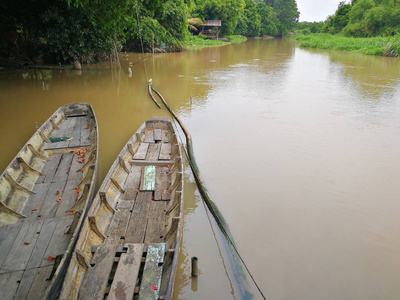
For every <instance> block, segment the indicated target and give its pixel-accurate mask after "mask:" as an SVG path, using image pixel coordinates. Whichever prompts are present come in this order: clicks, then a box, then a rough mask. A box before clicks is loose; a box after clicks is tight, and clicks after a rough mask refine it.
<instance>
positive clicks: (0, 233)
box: [0, 222, 22, 268]
mask: <svg viewBox="0 0 400 300" xmlns="http://www.w3.org/2000/svg"><path fill="white" fill-rule="evenodd" d="M21 228H22V222H18V223H16V224H10V225H5V226H3V227H1V230H0V268H1V266H2V265H3V263H4V261H5V260H6V258H7V256H8V254H9V252H10V250H11V247H12V245H13V244H14V241H15V239H16V238H17V236H18V233H19V231H20V230H21Z"/></svg>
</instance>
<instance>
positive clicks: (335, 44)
mask: <svg viewBox="0 0 400 300" xmlns="http://www.w3.org/2000/svg"><path fill="white" fill-rule="evenodd" d="M291 38H293V39H295V40H296V41H297V43H298V46H300V47H305V48H318V49H330V50H339V51H351V52H357V53H363V54H366V55H380V56H389V57H399V56H400V34H397V35H396V36H386V37H381V36H378V37H364V38H361V37H360V38H356V37H347V36H343V35H331V34H327V33H314V34H308V35H297V36H293V37H291Z"/></svg>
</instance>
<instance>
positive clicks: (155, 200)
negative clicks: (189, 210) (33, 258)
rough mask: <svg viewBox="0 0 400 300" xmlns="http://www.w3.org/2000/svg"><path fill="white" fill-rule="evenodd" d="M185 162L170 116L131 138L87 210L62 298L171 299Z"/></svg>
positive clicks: (179, 227)
mask: <svg viewBox="0 0 400 300" xmlns="http://www.w3.org/2000/svg"><path fill="white" fill-rule="evenodd" d="M182 190H183V177H182V159H181V155H180V147H179V144H178V141H177V137H176V135H175V133H174V129H173V127H172V124H171V122H170V121H169V120H168V118H162V117H157V118H156V117H153V118H152V119H151V120H150V121H146V122H145V123H144V124H143V125H142V126H141V127H140V128H139V129H138V130H137V131H136V133H135V134H134V135H133V136H132V137H131V138H130V139H129V141H128V142H127V144H126V145H125V147H124V148H123V149H122V151H121V152H120V154H119V155H118V157H117V159H116V160H115V161H114V163H113V165H112V166H111V169H110V171H109V172H108V174H107V176H106V178H105V179H104V181H103V183H102V185H101V187H100V189H99V192H98V193H97V195H96V197H95V199H94V200H93V204H92V206H91V208H90V209H89V212H88V217H87V218H86V220H85V223H84V225H83V228H82V231H81V234H80V237H79V239H78V242H77V244H76V248H75V250H74V254H73V257H72V260H71V263H70V265H69V268H68V272H67V274H66V277H65V281H64V285H63V289H62V292H61V295H60V299H108V300H111V299H171V297H172V292H173V286H174V280H175V275H176V270H177V263H178V254H179V247H180V242H181V234H182V212H183V197H182Z"/></svg>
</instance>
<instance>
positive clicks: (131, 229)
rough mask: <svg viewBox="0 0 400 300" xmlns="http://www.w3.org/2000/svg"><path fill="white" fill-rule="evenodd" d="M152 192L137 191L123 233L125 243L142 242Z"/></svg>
mask: <svg viewBox="0 0 400 300" xmlns="http://www.w3.org/2000/svg"><path fill="white" fill-rule="evenodd" d="M151 196H152V192H139V193H138V196H137V198H136V202H135V205H134V207H133V211H132V216H131V219H130V221H129V224H128V228H127V230H126V235H125V243H143V242H144V237H145V234H146V226H147V214H148V210H149V206H150V202H151Z"/></svg>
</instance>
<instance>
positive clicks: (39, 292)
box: [26, 266, 53, 300]
mask: <svg viewBox="0 0 400 300" xmlns="http://www.w3.org/2000/svg"><path fill="white" fill-rule="evenodd" d="M36 270H37V273H36V276H35V278H34V280H33V282H32V286H31V289H30V290H29V293H28V296H27V297H26V299H27V300H36V299H41V297H42V296H43V294H44V292H45V290H46V289H47V287H48V286H49V285H50V283H51V280H48V279H49V277H50V275H51V271H52V270H53V266H48V267H43V268H38V269H36Z"/></svg>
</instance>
